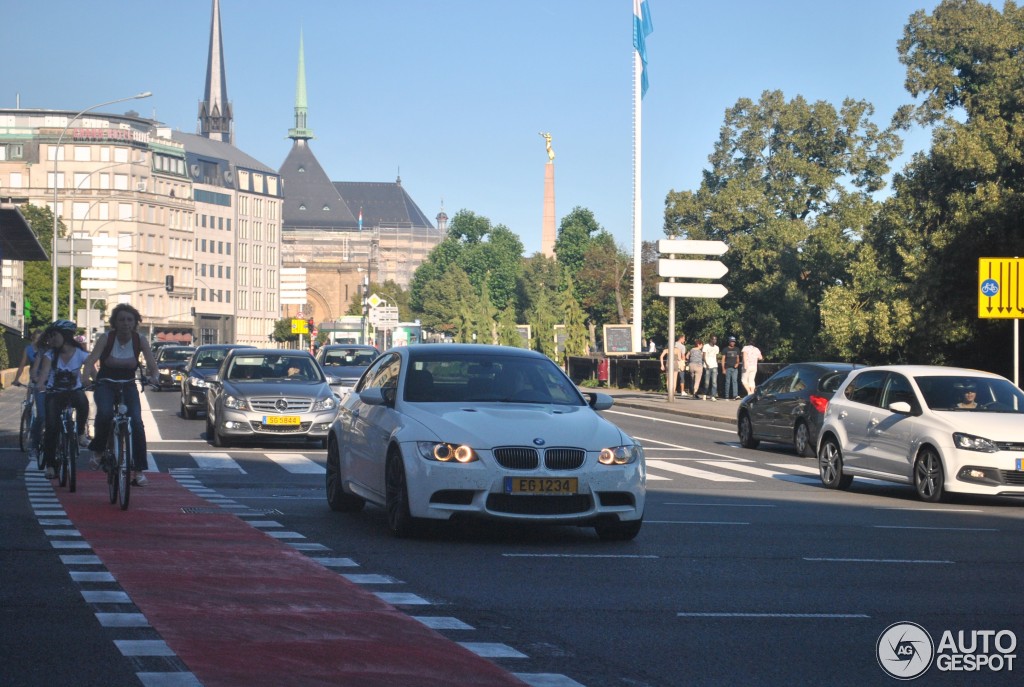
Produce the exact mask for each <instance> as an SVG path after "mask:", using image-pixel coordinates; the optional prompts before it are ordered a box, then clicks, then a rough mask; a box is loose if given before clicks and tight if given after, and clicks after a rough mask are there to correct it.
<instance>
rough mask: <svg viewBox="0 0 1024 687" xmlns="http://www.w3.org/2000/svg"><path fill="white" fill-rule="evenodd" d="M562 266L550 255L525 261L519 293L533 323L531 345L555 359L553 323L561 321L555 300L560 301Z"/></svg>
mask: <svg viewBox="0 0 1024 687" xmlns="http://www.w3.org/2000/svg"><path fill="white" fill-rule="evenodd" d="M561 283H562V268H561V266H560V265H559V264H558V263H557V262H556V261H555V260H552V259H551V258H547V257H545V256H543V255H541V254H539V253H538V254H536V255H534V256H532V257H530V258H528V259H526V260H525V261H524V265H523V274H522V277H521V279H520V284H519V293H520V295H521V301H522V302H523V303H524V304H525V305H526V313H525V317H526V322H527V324H529V325H530V338H531V344H530V348H532V349H533V350H536V351H540V352H541V353H543V354H544V355H546V356H548V357H549V358H551V359H552V360H554V359H555V343H554V327H555V325H556V324H559V322H558V316H557V315H556V310H555V305H554V304H555V303H558V302H559V290H558V289H559V286H560V284H561Z"/></svg>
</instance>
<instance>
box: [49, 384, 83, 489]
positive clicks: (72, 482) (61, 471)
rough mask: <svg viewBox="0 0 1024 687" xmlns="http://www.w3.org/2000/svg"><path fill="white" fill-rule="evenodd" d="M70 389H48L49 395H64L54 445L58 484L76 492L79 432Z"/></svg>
mask: <svg viewBox="0 0 1024 687" xmlns="http://www.w3.org/2000/svg"><path fill="white" fill-rule="evenodd" d="M73 391H74V390H68V389H47V390H46V393H47V394H62V395H63V398H62V399H61V405H60V407H59V412H60V417H59V418H58V420H57V439H56V442H55V443H54V461H55V462H56V463H57V483H58V484H59V485H60V486H62V487H63V486H66V487H67V488H68V491H70V492H72V493H73V492H74V491H75V490H76V488H77V486H78V478H77V473H78V431H77V423H76V422H75V406H74V404H72V402H71V393H73Z"/></svg>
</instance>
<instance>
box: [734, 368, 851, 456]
mask: <svg viewBox="0 0 1024 687" xmlns="http://www.w3.org/2000/svg"><path fill="white" fill-rule="evenodd" d="M858 367H862V366H861V365H857V364H855V363H795V364H793V365H787V366H786V367H784V368H782V369H781V370H779V371H778V372H776V373H775V374H774V375H772V376H771V377H769V378H768V379H767V380H766V381H764V382H762V383H761V384H759V385H758V386H757V389H756V390H755V391H754V393H753V394H751V395H749V396H747V397H746V398H744V399H743V400H742V401H741V402H740V407H739V409H738V410H737V411H736V433H737V434H738V435H739V438H740V443H741V444H742V445H743V447H744V448H757V446H758V444H760V443H761V441H773V442H779V443H784V444H790V445H792V446H793V448H794V449H796V452H797V453H798V454H799V455H801V456H813V455H814V452H815V447H816V446H817V443H818V434H819V433H820V432H821V424H822V418H823V417H824V416H825V409H826V408H828V403H829V400H830V399H831V398H832V396H833V394H835V392H836V389H838V388H839V385H840V384H842V383H843V380H845V379H846V377H847V375H849V374H850V371H851V370H853V369H855V368H858Z"/></svg>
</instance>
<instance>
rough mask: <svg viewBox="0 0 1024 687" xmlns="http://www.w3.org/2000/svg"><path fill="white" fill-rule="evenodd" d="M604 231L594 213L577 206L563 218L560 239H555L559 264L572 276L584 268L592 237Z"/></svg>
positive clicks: (559, 229) (559, 233)
mask: <svg viewBox="0 0 1024 687" xmlns="http://www.w3.org/2000/svg"><path fill="white" fill-rule="evenodd" d="M602 231H604V229H603V228H602V227H601V225H600V224H598V222H597V219H596V218H595V217H594V213H593V212H591V211H590V210H588V209H587V208H584V207H580V206H579V205H577V206H576V207H574V208H573V209H572V210H571V211H570V212H569V214H568V215H566V216H565V217H563V218H562V221H561V223H560V224H559V226H558V237H557V238H556V239H555V255H556V256H558V262H559V264H561V265H562V267H564V268H565V269H566V270H568V272H569V274H570V276H572V277H573V278H575V277H576V273H577V272H579V270H580V268H582V267H583V262H584V254H585V253H586V252H587V248H589V247H590V240H591V237H592V236H594V235H595V234H597V233H600V232H602Z"/></svg>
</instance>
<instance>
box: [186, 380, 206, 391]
mask: <svg viewBox="0 0 1024 687" xmlns="http://www.w3.org/2000/svg"><path fill="white" fill-rule="evenodd" d="M188 383H189V384H191V385H192V386H194V387H198V388H200V389H205V388H206V387H208V386H210V385H209V383H207V381H206V380H205V379H203V378H202V377H189V378H188Z"/></svg>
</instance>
